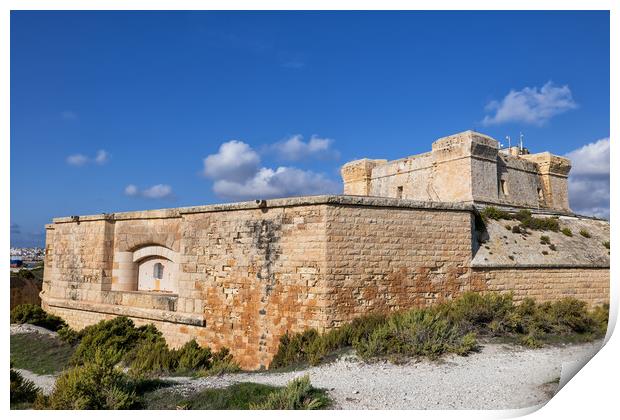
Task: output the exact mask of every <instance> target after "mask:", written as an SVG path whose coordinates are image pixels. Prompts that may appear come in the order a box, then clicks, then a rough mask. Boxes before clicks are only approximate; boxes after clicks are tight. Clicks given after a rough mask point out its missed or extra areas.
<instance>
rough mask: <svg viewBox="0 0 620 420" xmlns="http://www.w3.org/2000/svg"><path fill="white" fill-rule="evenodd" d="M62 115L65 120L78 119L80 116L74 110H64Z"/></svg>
mask: <svg viewBox="0 0 620 420" xmlns="http://www.w3.org/2000/svg"><path fill="white" fill-rule="evenodd" d="M60 116H61V117H62V119H63V120H67V121H73V120H77V118H78V116H77V114H76V113H75V112H73V111H62V112H61V113H60Z"/></svg>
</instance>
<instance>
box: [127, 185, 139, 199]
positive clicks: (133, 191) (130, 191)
mask: <svg viewBox="0 0 620 420" xmlns="http://www.w3.org/2000/svg"><path fill="white" fill-rule="evenodd" d="M125 195H128V196H130V197H133V196H136V195H138V187H136V186H135V185H133V184H129V185H127V186H126V187H125Z"/></svg>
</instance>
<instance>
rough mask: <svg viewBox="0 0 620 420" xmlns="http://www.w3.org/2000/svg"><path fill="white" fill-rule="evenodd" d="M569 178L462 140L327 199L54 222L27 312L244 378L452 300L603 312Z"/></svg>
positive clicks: (592, 240) (534, 159) (594, 262)
mask: <svg viewBox="0 0 620 420" xmlns="http://www.w3.org/2000/svg"><path fill="white" fill-rule="evenodd" d="M569 171H570V161H569V160H568V159H565V158H562V157H560V156H555V155H552V154H550V153H547V152H545V153H537V154H529V153H528V152H527V151H526V150H524V149H522V148H510V149H500V147H499V144H498V142H497V141H496V140H494V139H492V138H491V137H488V136H485V135H482V134H479V133H476V132H472V131H466V132H463V133H459V134H456V135H452V136H448V137H445V138H442V139H439V140H437V141H435V142H434V143H433V145H432V151H431V152H429V153H424V154H421V155H416V156H411V157H408V158H404V159H399V160H395V161H390V162H388V161H386V160H377V159H362V160H357V161H354V162H350V163H347V164H345V165H344V166H343V168H342V178H343V182H344V194H343V195H329V196H310V197H294V198H282V199H273V200H263V199H261V197H257V200H256V201H250V202H243V203H233V204H216V205H207V206H197V207H184V208H175V209H164V210H151V211H138V212H126V213H112V214H100V215H91V216H73V217H61V218H56V219H54V220H53V223H51V224H49V225H46V255H45V271H44V282H43V291H42V292H41V299H42V306H43V307H44V308H45V309H46V310H48V311H50V312H52V313H54V314H57V315H59V316H61V317H63V318H64V319H65V320H67V322H68V323H69V324H70V325H71V326H72V327H73V328H83V327H84V326H87V325H90V324H93V323H96V322H98V321H100V320H102V319H108V318H111V317H114V316H119V315H124V316H128V317H130V318H132V319H133V320H134V321H135V322H136V323H137V324H146V323H153V324H154V325H155V326H156V327H157V328H159V329H160V330H161V331H162V332H163V333H164V336H165V337H166V339H167V340H168V342H169V343H170V344H171V345H173V346H179V345H182V344H183V343H184V342H186V341H188V340H190V339H192V338H195V339H196V340H197V341H198V342H199V343H200V344H201V345H209V346H211V347H212V348H219V347H222V346H226V347H229V348H230V349H231V351H232V353H233V355H234V357H235V359H236V361H237V362H238V363H239V364H240V365H241V366H242V367H243V368H246V369H257V368H261V367H266V366H268V365H269V363H270V361H271V359H272V358H273V355H274V354H275V353H276V352H277V349H278V345H279V339H280V337H281V336H282V335H283V334H285V333H286V332H287V331H288V332H298V331H303V330H304V329H307V328H316V329H318V330H320V331H324V330H326V329H329V328H333V327H335V326H338V325H340V324H342V323H344V322H347V321H349V320H351V319H353V318H355V317H359V316H361V315H364V314H368V313H371V312H388V311H397V310H402V309H405V308H410V307H414V306H425V305H430V304H432V303H434V302H438V301H441V300H444V299H450V298H452V297H454V296H457V295H459V294H460V293H463V292H465V291H479V292H486V291H506V292H508V291H511V292H513V293H514V297H515V299H516V300H521V299H523V298H525V297H531V298H534V299H537V300H539V301H546V300H553V299H559V298H562V297H566V296H571V297H575V298H578V299H582V300H585V301H586V302H588V304H590V305H598V304H602V303H606V302H608V301H609V251H608V241H609V222H608V221H606V220H599V219H595V218H591V217H586V216H579V215H576V214H574V213H573V212H572V211H571V210H570V207H569V201H568V188H567V184H568V180H567V178H568V174H569ZM487 206H495V207H497V208H501V209H503V210H505V211H508V212H516V211H518V210H519V209H528V210H530V211H531V212H532V214H533V215H534V216H535V217H541V218H542V217H545V218H554V219H555V220H557V222H558V224H559V226H560V228H562V229H564V232H565V233H562V232H561V231H545V232H544V233H542V235H545V236H546V237H547V239H546V240H542V239H541V233H540V232H537V231H535V230H530V231H529V232H527V231H523V230H521V231H520V230H519V229H512V228H511V227H514V226H515V225H516V224H517V223H518V222H516V221H513V220H494V219H492V218H488V219H486V220H485V219H484V218H482V217H481V216H480V211H481V210H482V209H483V208H484V207H487ZM568 232H571V234H570V235H568ZM579 232H582V234H580V233H579ZM604 243H607V246H605V245H604Z"/></svg>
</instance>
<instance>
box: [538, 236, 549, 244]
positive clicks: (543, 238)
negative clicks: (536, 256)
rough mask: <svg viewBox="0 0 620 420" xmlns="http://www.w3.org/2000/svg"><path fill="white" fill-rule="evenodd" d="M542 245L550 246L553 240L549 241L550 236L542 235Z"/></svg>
mask: <svg viewBox="0 0 620 420" xmlns="http://www.w3.org/2000/svg"><path fill="white" fill-rule="evenodd" d="M540 243H541V245H545V244H550V243H551V240H550V239H549V237H548V236H546V235H542V236H541V237H540Z"/></svg>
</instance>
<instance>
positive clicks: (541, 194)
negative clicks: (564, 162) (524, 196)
mask: <svg viewBox="0 0 620 420" xmlns="http://www.w3.org/2000/svg"><path fill="white" fill-rule="evenodd" d="M537 191H538V199H539V200H540V201H543V200H544V199H545V196H544V195H543V191H542V188H537Z"/></svg>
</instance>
